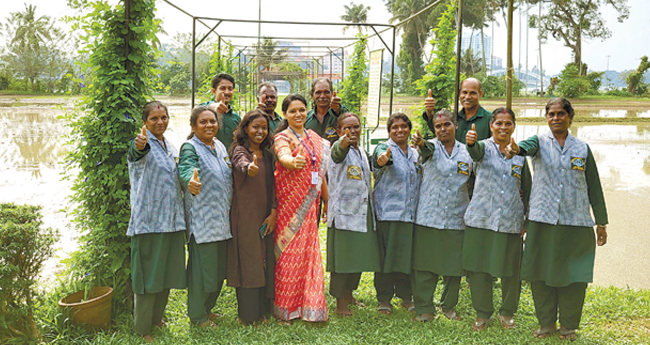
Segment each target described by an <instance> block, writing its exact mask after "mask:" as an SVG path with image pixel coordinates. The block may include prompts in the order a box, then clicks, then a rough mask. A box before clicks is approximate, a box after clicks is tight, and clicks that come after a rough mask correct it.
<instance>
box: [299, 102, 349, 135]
mask: <svg viewBox="0 0 650 345" xmlns="http://www.w3.org/2000/svg"><path fill="white" fill-rule="evenodd" d="M348 111H350V110H348V108H347V107H346V106H344V105H343V104H341V109H339V112H338V113H336V112H334V110H333V109H332V108H329V109H327V113H326V114H325V116H324V117H323V123H321V122H320V121H318V119H317V118H316V108H312V109H311V110H309V113H307V121H306V122H305V129H311V130H313V131H314V132H316V133H318V135H320V136H321V138H323V139H326V140H328V141H329V142H330V144H334V142H335V141H337V140H339V135H338V134H336V119H337V118H338V117H339V115H341V114H344V113H347V112H348Z"/></svg>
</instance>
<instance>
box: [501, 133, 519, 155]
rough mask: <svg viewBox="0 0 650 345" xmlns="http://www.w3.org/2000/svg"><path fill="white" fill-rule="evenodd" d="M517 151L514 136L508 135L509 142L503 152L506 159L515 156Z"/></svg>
mask: <svg viewBox="0 0 650 345" xmlns="http://www.w3.org/2000/svg"><path fill="white" fill-rule="evenodd" d="M518 153H519V145H517V143H515V138H513V137H510V144H508V145H507V146H506V151H505V152H504V154H505V156H506V158H507V159H510V158H512V157H514V156H516V155H517V154H518Z"/></svg>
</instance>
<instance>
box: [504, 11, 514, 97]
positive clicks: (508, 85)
mask: <svg viewBox="0 0 650 345" xmlns="http://www.w3.org/2000/svg"><path fill="white" fill-rule="evenodd" d="M513 2H514V0H508V67H507V68H508V69H507V70H506V73H507V74H506V75H507V76H506V107H508V108H510V109H512V12H514V4H513Z"/></svg>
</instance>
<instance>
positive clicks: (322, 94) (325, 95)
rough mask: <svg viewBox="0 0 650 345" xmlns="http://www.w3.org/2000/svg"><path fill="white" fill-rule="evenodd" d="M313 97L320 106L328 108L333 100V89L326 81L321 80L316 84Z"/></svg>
mask: <svg viewBox="0 0 650 345" xmlns="http://www.w3.org/2000/svg"><path fill="white" fill-rule="evenodd" d="M311 97H312V98H313V99H314V102H316V106H317V107H319V108H328V107H329V106H330V103H331V102H332V90H330V85H329V84H328V83H327V82H326V81H319V82H317V83H316V85H315V86H314V92H313V93H312V94H311Z"/></svg>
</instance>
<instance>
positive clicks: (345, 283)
mask: <svg viewBox="0 0 650 345" xmlns="http://www.w3.org/2000/svg"><path fill="white" fill-rule="evenodd" d="M360 280H361V273H336V272H331V273H330V295H332V296H334V297H336V298H346V297H348V293H347V292H348V291H354V290H356V289H357V288H358V287H359V281H360Z"/></svg>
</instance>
